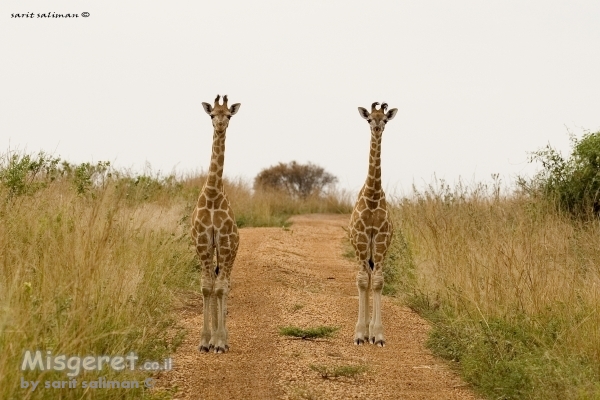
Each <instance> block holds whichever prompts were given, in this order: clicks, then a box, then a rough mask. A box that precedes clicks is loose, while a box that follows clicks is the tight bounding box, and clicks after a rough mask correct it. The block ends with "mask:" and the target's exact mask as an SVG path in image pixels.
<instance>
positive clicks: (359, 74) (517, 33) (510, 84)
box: [0, 0, 600, 192]
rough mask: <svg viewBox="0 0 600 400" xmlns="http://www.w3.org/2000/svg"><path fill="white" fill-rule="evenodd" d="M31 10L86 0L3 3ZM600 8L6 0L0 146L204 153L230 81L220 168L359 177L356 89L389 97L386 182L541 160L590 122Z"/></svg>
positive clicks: (180, 165) (512, 169)
mask: <svg viewBox="0 0 600 400" xmlns="http://www.w3.org/2000/svg"><path fill="white" fill-rule="evenodd" d="M28 12H32V13H34V14H37V13H49V12H55V13H77V14H80V17H79V18H73V19H64V18H63V19H59V18H45V19H44V18H11V14H13V13H28ZM82 12H89V13H90V16H89V17H88V18H83V17H81V13H82ZM598 21H600V2H598V1H588V2H584V1H561V2H557V1H436V2H433V1H411V2H404V1H403V2H401V1H378V2H366V1H347V0H345V1H341V0H340V1H326V0H321V1H238V0H229V1H211V2H205V1H184V0H179V1H162V2H147V1H139V0H129V1H116V0H104V1H87V0H79V1H48V0H44V1H28V0H18V1H17V0H2V2H1V3H0V146H1V149H4V150H1V151H5V150H7V149H8V148H9V146H10V148H12V149H20V150H26V151H28V152H37V151H39V150H44V151H46V152H51V153H53V154H55V155H56V156H61V157H63V158H65V159H67V160H70V161H72V162H84V161H104V160H108V161H111V162H113V163H115V164H116V165H117V166H119V167H124V168H136V169H142V168H143V167H144V165H145V164H146V162H148V163H150V165H151V166H152V168H153V169H154V170H160V171H162V172H165V173H169V172H171V171H172V170H173V169H176V170H177V171H178V172H188V171H193V170H200V169H204V170H206V169H207V168H208V165H209V160H210V150H211V140H212V125H211V122H210V118H209V117H208V116H207V115H206V114H205V113H204V111H203V109H202V106H201V102H203V101H205V102H209V103H212V102H213V100H214V98H215V96H216V94H221V95H223V94H228V95H229V98H230V104H231V103H237V102H239V103H241V108H240V110H239V112H238V114H237V115H235V116H234V117H233V118H232V120H231V123H230V125H229V129H228V131H227V144H226V146H227V149H226V157H225V174H226V175H227V176H231V177H236V176H241V177H246V178H248V179H252V178H253V177H254V176H255V175H256V174H257V173H258V172H259V171H260V170H261V169H263V168H265V167H268V166H270V165H273V164H276V163H277V162H280V161H283V162H288V161H292V160H296V161H299V162H308V161H310V162H313V163H316V164H319V165H321V166H323V167H324V168H325V169H326V170H328V171H329V172H331V173H333V174H334V175H336V176H337V177H338V178H339V181H340V182H339V186H340V187H342V188H346V189H350V190H353V191H357V190H358V189H360V187H361V185H362V183H363V182H364V179H365V177H366V173H367V164H368V151H369V139H370V133H369V128H368V124H367V122H366V121H365V120H363V119H362V118H361V117H360V116H359V114H358V111H357V107H358V106H362V107H365V108H367V109H370V104H371V103H372V102H374V101H378V102H384V101H385V102H387V103H388V104H389V106H390V108H394V107H395V108H398V110H399V111H398V114H397V115H396V118H395V119H394V120H393V121H391V122H390V123H388V126H387V128H386V130H385V132H384V136H383V145H382V146H383V150H382V168H383V169H382V171H383V172H382V174H383V181H384V185H385V186H386V187H387V188H388V190H389V191H394V190H397V191H400V192H402V191H404V192H406V191H408V190H409V188H410V186H411V185H412V183H413V182H414V183H416V184H417V186H422V185H424V184H425V183H429V182H431V181H432V178H433V176H434V174H435V175H437V176H438V177H440V178H445V179H447V180H448V181H450V182H455V181H456V180H457V179H458V177H459V176H462V177H463V178H464V179H465V180H466V181H472V180H474V179H475V180H490V174H492V173H499V174H501V176H502V177H503V178H504V180H505V181H508V180H510V179H512V178H514V176H515V175H516V174H527V175H531V174H532V173H533V172H534V171H535V170H536V167H535V166H532V165H530V164H528V163H527V153H528V152H529V151H533V150H536V149H538V148H540V147H543V146H544V145H546V144H547V143H548V142H550V143H551V144H553V145H554V146H556V147H558V148H559V149H562V150H563V151H567V150H568V148H569V147H568V144H569V142H568V135H567V132H568V130H570V131H572V132H573V133H575V134H578V135H581V133H582V132H583V131H584V130H590V131H597V130H600V73H599V71H600V23H599V22H598Z"/></svg>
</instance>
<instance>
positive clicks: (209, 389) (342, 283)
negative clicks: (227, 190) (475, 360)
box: [156, 215, 476, 400]
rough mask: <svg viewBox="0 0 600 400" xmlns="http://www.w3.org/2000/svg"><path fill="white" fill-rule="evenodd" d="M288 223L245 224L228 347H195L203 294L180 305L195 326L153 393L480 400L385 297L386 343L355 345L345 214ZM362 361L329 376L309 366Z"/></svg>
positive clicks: (418, 325)
mask: <svg viewBox="0 0 600 400" xmlns="http://www.w3.org/2000/svg"><path fill="white" fill-rule="evenodd" d="M292 221H293V225H292V226H291V227H290V228H287V229H283V228H244V229H241V230H240V249H239V251H238V256H237V259H236V262H235V266H234V270H233V273H232V287H231V293H230V297H229V302H228V318H227V324H228V329H229V345H230V351H229V352H228V353H226V354H214V353H208V354H202V353H200V352H199V351H198V344H199V341H200V329H201V326H202V298H201V297H196V298H192V299H190V300H189V301H188V303H187V304H185V305H183V306H182V307H181V309H180V310H178V312H179V318H180V321H181V324H182V325H183V326H184V327H185V329H186V330H187V331H188V333H189V334H188V335H187V337H186V339H185V341H184V343H183V344H182V345H181V346H180V347H179V349H178V351H177V353H176V354H173V355H172V358H173V365H174V369H173V370H172V371H168V372H163V373H161V374H160V375H159V376H158V385H157V388H156V390H159V391H163V390H168V391H170V392H171V393H174V398H175V399H394V400H396V399H475V398H476V397H475V396H474V395H473V393H472V391H471V390H470V389H469V387H468V386H467V385H466V384H465V383H464V382H462V381H461V380H460V378H459V377H458V376H457V375H456V374H455V373H454V372H453V371H451V369H450V368H449V367H448V365H447V364H446V363H445V362H444V361H441V360H439V359H437V358H435V357H433V356H432V355H431V353H430V352H429V351H428V350H427V349H426V348H425V347H424V342H425V340H426V338H427V332H428V330H429V326H428V324H427V323H426V322H425V321H424V320H423V319H421V318H420V317H419V316H418V315H417V314H415V313H414V312H412V311H411V310H409V309H408V308H406V307H403V306H402V305H400V304H399V303H398V301H397V300H394V299H392V298H388V297H385V296H384V299H383V305H382V317H383V324H384V329H385V335H386V346H385V347H383V348H381V347H377V346H373V345H363V346H355V345H354V344H353V333H354V325H355V323H356V319H357V313H358V296H357V289H356V283H355V277H356V271H357V267H356V265H355V263H354V262H353V261H352V260H349V259H347V258H344V257H343V256H342V254H343V252H344V242H343V240H344V237H345V235H346V233H345V231H344V230H343V227H345V226H346V225H347V223H348V217H347V216H340V215H305V216H298V217H295V218H293V219H292ZM288 325H295V326H299V327H302V328H310V327H317V326H321V325H327V326H335V327H339V330H338V331H337V332H336V333H334V335H333V337H331V338H329V339H318V340H302V339H292V338H289V337H285V336H281V335H280V334H279V327H282V326H288ZM311 366H312V367H313V368H315V367H316V368H319V367H328V368H330V369H333V368H334V367H336V366H338V367H339V366H364V367H366V371H365V372H361V373H359V374H357V375H355V376H351V377H337V378H328V379H324V378H323V377H322V376H321V374H320V373H319V372H317V371H315V370H314V369H312V368H311Z"/></svg>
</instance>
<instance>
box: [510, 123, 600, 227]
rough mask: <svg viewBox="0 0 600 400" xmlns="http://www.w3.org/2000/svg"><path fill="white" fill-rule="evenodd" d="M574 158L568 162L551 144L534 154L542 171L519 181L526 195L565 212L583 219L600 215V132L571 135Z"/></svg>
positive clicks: (533, 160)
mask: <svg viewBox="0 0 600 400" xmlns="http://www.w3.org/2000/svg"><path fill="white" fill-rule="evenodd" d="M571 147H572V150H571V156H570V158H568V159H565V158H564V157H563V156H562V155H561V154H560V152H559V151H557V150H556V149H554V148H553V147H551V146H550V145H547V146H546V147H545V148H543V149H540V150H538V151H535V152H533V153H531V159H530V161H531V162H536V161H537V162H541V164H542V167H543V169H542V171H540V172H539V173H538V174H537V175H535V176H534V178H533V179H531V180H525V179H523V178H519V186H520V187H521V188H522V189H524V190H525V191H526V192H528V193H530V194H533V195H535V196H541V197H542V198H544V199H545V200H548V201H549V202H550V203H551V204H553V205H554V206H556V207H557V208H558V209H559V210H561V211H566V212H568V213H570V214H572V215H575V216H579V217H589V216H590V215H595V216H597V215H598V212H600V131H599V132H595V133H586V134H584V135H583V137H582V138H581V139H577V138H576V137H574V136H571Z"/></svg>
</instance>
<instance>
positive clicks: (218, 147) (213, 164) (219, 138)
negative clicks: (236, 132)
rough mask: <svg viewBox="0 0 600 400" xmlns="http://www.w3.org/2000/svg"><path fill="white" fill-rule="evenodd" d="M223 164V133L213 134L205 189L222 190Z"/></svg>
mask: <svg viewBox="0 0 600 400" xmlns="http://www.w3.org/2000/svg"><path fill="white" fill-rule="evenodd" d="M224 163H225V132H223V133H217V131H216V130H215V131H214V133H213V145H212V155H211V157H210V168H209V170H208V179H207V180H206V187H207V188H208V189H213V190H215V191H222V190H223V164H224Z"/></svg>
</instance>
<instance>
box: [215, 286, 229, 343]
mask: <svg viewBox="0 0 600 400" xmlns="http://www.w3.org/2000/svg"><path fill="white" fill-rule="evenodd" d="M228 294H229V282H228V281H227V279H225V278H221V277H219V278H218V279H217V282H216V283H215V295H216V299H217V305H218V307H217V308H218V312H217V330H216V332H215V334H214V336H213V342H214V348H215V353H225V352H226V351H228V350H229V342H228V339H229V333H228V332H227V325H226V322H225V321H226V318H227V295H228Z"/></svg>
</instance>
